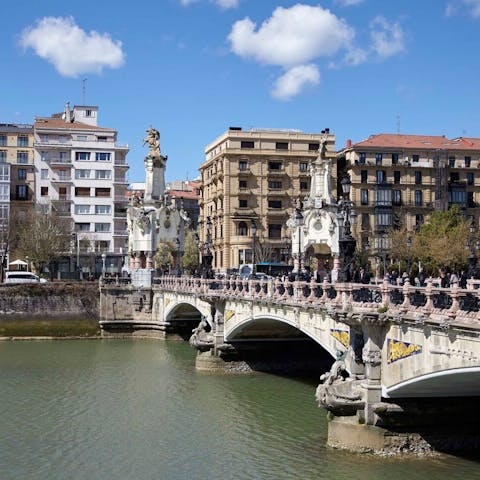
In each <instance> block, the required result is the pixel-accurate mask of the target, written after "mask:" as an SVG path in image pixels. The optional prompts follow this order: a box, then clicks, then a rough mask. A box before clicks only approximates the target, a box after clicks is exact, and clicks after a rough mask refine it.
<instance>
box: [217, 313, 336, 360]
mask: <svg viewBox="0 0 480 480" xmlns="http://www.w3.org/2000/svg"><path fill="white" fill-rule="evenodd" d="M278 323H281V324H284V325H286V326H287V328H283V329H279V328H278ZM271 326H273V327H274V328H270V327H271ZM288 327H290V328H288ZM269 331H270V332H275V336H274V337H272V336H270V337H266V336H265V335H268V333H269ZM298 333H301V334H302V336H303V337H304V338H305V337H306V338H310V339H311V340H313V341H314V342H315V343H317V344H318V345H320V347H322V348H323V349H324V350H325V351H326V352H327V353H328V354H330V355H331V356H332V357H333V358H335V357H336V354H337V350H336V349H334V348H333V347H332V346H331V345H329V344H328V343H327V342H325V341H323V340H322V338H321V335H314V334H313V333H312V332H311V331H309V330H308V329H304V328H302V327H301V326H299V325H297V324H296V322H295V321H293V320H291V319H289V318H284V317H281V316H278V315H266V314H259V315H253V316H249V317H246V318H244V319H242V320H240V321H238V322H236V323H235V325H234V326H232V327H231V328H230V329H228V327H227V328H226V330H225V340H226V341H227V342H234V341H239V340H246V339H250V340H255V339H257V340H259V339H263V338H268V339H272V338H275V339H288V338H302V337H301V336H299V335H298ZM255 334H257V335H264V337H263V338H262V337H255ZM289 335H291V337H289Z"/></svg>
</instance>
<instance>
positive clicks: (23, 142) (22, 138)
mask: <svg viewBox="0 0 480 480" xmlns="http://www.w3.org/2000/svg"><path fill="white" fill-rule="evenodd" d="M17 147H28V136H27V135H19V136H18V137H17Z"/></svg>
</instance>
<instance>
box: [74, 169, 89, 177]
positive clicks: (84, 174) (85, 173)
mask: <svg viewBox="0 0 480 480" xmlns="http://www.w3.org/2000/svg"><path fill="white" fill-rule="evenodd" d="M75 178H78V179H88V178H90V170H85V169H82V168H79V169H77V170H75Z"/></svg>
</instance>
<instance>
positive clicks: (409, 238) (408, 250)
mask: <svg viewBox="0 0 480 480" xmlns="http://www.w3.org/2000/svg"><path fill="white" fill-rule="evenodd" d="M412 244H413V241H412V237H410V236H408V237H407V255H408V256H407V273H408V274H409V275H410V250H411V248H412Z"/></svg>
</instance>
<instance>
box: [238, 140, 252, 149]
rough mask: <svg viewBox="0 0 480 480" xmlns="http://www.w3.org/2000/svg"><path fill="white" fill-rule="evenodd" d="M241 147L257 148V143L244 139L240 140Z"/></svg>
mask: <svg viewBox="0 0 480 480" xmlns="http://www.w3.org/2000/svg"><path fill="white" fill-rule="evenodd" d="M240 148H255V143H254V142H250V141H246V140H244V141H242V142H240Z"/></svg>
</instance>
